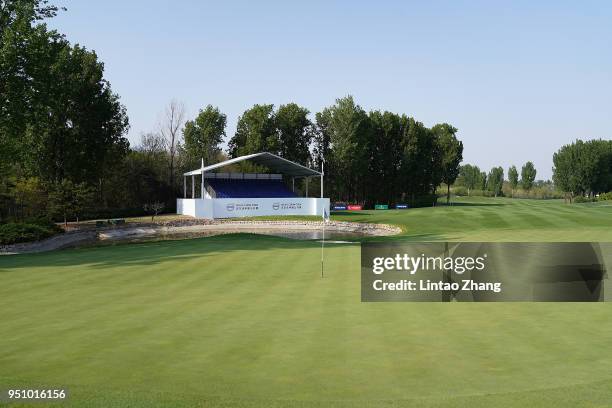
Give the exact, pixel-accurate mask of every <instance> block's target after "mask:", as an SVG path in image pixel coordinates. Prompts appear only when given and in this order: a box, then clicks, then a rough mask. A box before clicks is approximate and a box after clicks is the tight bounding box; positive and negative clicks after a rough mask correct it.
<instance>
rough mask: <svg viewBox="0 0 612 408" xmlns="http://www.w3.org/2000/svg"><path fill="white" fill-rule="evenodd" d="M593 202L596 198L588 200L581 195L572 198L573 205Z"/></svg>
mask: <svg viewBox="0 0 612 408" xmlns="http://www.w3.org/2000/svg"><path fill="white" fill-rule="evenodd" d="M593 201H597V199H596V198H589V197H585V196H583V195H579V196H576V197H574V202H575V203H592V202H593Z"/></svg>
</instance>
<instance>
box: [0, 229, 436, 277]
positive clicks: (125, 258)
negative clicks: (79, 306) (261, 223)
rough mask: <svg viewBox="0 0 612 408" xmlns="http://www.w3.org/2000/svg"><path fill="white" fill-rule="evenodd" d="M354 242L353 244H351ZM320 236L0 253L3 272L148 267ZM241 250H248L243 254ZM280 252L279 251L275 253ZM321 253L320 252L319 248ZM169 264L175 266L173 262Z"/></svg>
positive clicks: (424, 237) (274, 248)
mask: <svg viewBox="0 0 612 408" xmlns="http://www.w3.org/2000/svg"><path fill="white" fill-rule="evenodd" d="M445 238H446V237H444V236H441V235H434V234H416V235H403V236H397V235H396V236H387V237H367V238H365V239H359V240H347V241H345V242H346V243H334V242H333V240H332V242H329V241H326V243H325V247H326V248H328V249H333V248H342V247H344V248H347V249H348V248H349V247H353V248H354V246H355V245H358V244H359V243H360V242H405V241H440V240H442V239H445ZM351 243H352V244H351ZM319 248H321V241H320V240H296V239H289V238H281V237H275V236H267V235H259V234H246V233H239V234H225V235H217V236H212V237H202V238H191V239H182V240H169V241H147V242H118V243H115V244H110V245H100V246H88V247H82V248H70V249H63V250H57V251H51V252H44V253H35V254H22V255H8V256H3V257H0V273H9V272H12V271H15V270H20V269H23V268H33V267H45V268H47V267H51V268H52V267H68V266H71V267H74V266H79V267H84V268H87V269H105V268H113V267H119V266H138V267H146V266H153V265H158V264H159V263H161V262H167V261H179V262H187V261H190V260H195V259H201V258H205V257H209V256H218V255H219V254H227V255H226V256H228V257H234V256H235V257H241V256H243V257H248V256H249V253H248V251H270V252H269V256H271V257H276V256H288V259H289V260H291V256H292V255H291V254H290V253H287V254H282V251H288V252H291V251H295V250H302V249H304V250H308V249H310V250H313V249H314V250H317V251H318V250H319ZM240 251H245V252H244V253H243V254H240V253H239V252H240ZM275 252H276V253H275ZM317 255H318V252H317ZM169 267H171V266H170V265H169Z"/></svg>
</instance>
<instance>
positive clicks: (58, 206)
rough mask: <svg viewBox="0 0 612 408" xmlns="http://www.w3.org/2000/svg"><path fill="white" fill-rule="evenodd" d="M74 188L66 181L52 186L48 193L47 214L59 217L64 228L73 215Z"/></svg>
mask: <svg viewBox="0 0 612 408" xmlns="http://www.w3.org/2000/svg"><path fill="white" fill-rule="evenodd" d="M74 197H75V186H74V183H73V182H72V181H70V180H68V179H64V180H61V181H60V182H58V183H56V184H54V185H53V186H52V187H51V191H50V192H49V209H48V211H49V214H51V216H53V217H61V218H62V219H63V220H64V226H68V218H70V217H72V216H73V215H74V213H75V198H74Z"/></svg>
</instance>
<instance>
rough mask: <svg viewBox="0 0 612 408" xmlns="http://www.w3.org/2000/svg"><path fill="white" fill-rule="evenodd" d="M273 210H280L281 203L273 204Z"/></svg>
mask: <svg viewBox="0 0 612 408" xmlns="http://www.w3.org/2000/svg"><path fill="white" fill-rule="evenodd" d="M272 208H273V209H275V210H278V209H279V208H280V203H274V204H272Z"/></svg>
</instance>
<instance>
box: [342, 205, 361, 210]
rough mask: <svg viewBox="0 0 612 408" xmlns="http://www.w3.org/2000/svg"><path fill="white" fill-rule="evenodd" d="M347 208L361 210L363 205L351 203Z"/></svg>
mask: <svg viewBox="0 0 612 408" xmlns="http://www.w3.org/2000/svg"><path fill="white" fill-rule="evenodd" d="M346 209H347V210H349V211H361V210H363V206H361V205H357V204H349V205H347V206H346Z"/></svg>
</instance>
